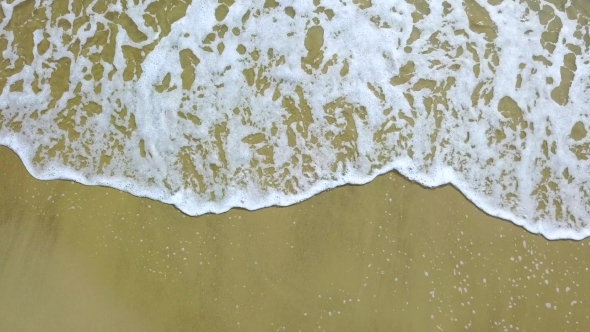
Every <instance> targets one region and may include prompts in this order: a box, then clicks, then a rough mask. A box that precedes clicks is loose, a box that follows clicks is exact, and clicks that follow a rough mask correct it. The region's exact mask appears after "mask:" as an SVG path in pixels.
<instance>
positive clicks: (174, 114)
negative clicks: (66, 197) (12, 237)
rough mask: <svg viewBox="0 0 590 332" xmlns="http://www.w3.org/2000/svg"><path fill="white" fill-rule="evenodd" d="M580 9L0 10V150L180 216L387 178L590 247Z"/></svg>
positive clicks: (412, 5)
mask: <svg viewBox="0 0 590 332" xmlns="http://www.w3.org/2000/svg"><path fill="white" fill-rule="evenodd" d="M588 7H589V6H588V5H587V4H586V2H583V1H578V2H575V1H574V2H571V3H567V5H566V4H565V3H562V2H557V1H553V2H549V1H546V2H545V1H523V2H517V1H488V2H485V1H473V2H469V5H468V6H466V7H464V6H463V2H461V1H447V2H443V3H441V4H430V5H428V4H427V3H426V2H424V1H405V2H404V1H397V2H394V3H393V4H391V3H390V2H386V1H372V2H371V1H353V2H339V1H323V2H321V3H320V2H318V1H316V2H314V3H311V2H309V3H300V2H287V1H285V2H280V3H278V2H274V1H254V2H251V3H249V4H248V5H244V4H242V3H233V2H231V1H225V2H223V1H220V2H219V3H216V2H212V1H206V2H200V3H198V4H197V3H186V2H183V1H172V2H157V1H146V2H141V3H139V2H138V3H135V2H134V3H126V2H125V3H115V2H113V3H112V4H110V5H105V2H90V1H82V2H80V1H70V3H68V4H67V6H66V3H65V2H59V3H58V4H53V3H52V4H49V5H41V3H37V2H35V1H13V2H11V3H3V5H2V14H1V15H0V19H1V20H2V23H0V31H1V32H0V50H1V51H2V52H3V53H2V62H1V63H0V66H1V67H0V68H1V69H2V74H1V77H0V88H2V89H3V90H2V94H1V95H0V109H1V110H2V113H0V144H3V145H7V146H9V147H10V148H12V149H13V150H15V151H16V152H17V153H18V154H19V156H20V157H21V159H22V160H23V162H24V163H25V165H26V167H27V169H28V170H29V171H30V172H31V173H32V174H33V175H34V176H35V177H37V178H41V179H52V178H68V179H73V180H76V181H78V182H81V183H85V184H102V185H107V186H112V187H116V188H119V189H123V190H126V191H129V192H131V193H133V194H135V195H140V196H147V197H151V198H155V199H158V200H161V201H163V202H166V203H172V204H175V205H176V206H177V207H179V208H180V209H181V210H182V211H184V212H186V213H188V214H193V215H196V214H203V213H206V212H221V211H225V210H227V209H229V208H231V207H245V208H249V209H255V208H260V207H264V206H269V205H274V204H279V205H288V204H292V203H295V202H298V201H300V200H302V199H305V198H308V197H310V196H311V195H314V194H316V193H318V192H320V191H323V190H325V189H327V188H331V187H334V186H337V185H341V184H345V183H366V182H368V181H370V180H371V179H373V178H374V177H375V176H376V175H378V174H381V173H384V172H387V171H390V170H392V169H396V170H398V171H399V172H401V173H402V174H403V175H405V176H407V177H408V178H410V179H412V180H415V181H418V182H419V183H421V184H423V185H426V186H438V185H442V184H444V183H452V184H454V185H455V186H456V187H458V188H459V189H460V190H461V191H462V192H463V193H464V194H465V195H466V196H467V197H468V198H469V199H470V200H472V201H473V202H474V203H475V204H476V205H478V206H479V207H480V208H482V209H483V210H484V211H486V212H488V213H490V214H492V215H496V216H500V217H503V218H506V219H510V220H512V221H513V222H515V223H517V224H519V225H523V226H524V227H525V228H527V229H528V230H530V231H532V232H538V233H542V234H543V235H545V236H546V237H548V238H582V237H585V236H587V235H588V234H589V232H590V226H589V225H588V224H587V220H588V217H590V216H589V211H588V199H589V197H588V195H587V190H588V183H587V182H588V176H587V172H586V170H587V169H588V162H587V154H588V148H589V146H590V137H588V136H587V135H586V134H587V128H588V125H589V124H590V123H589V122H588V118H587V115H588V112H589V111H590V108H589V107H588V106H589V105H590V101H589V97H588V96H590V94H588V89H589V86H590V81H589V77H590V70H589V68H590V59H589V58H588V57H589V56H588V54H589V53H588V48H589V47H590V36H589V31H588V13H589V10H588Z"/></svg>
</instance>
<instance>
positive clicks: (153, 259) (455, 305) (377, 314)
mask: <svg viewBox="0 0 590 332" xmlns="http://www.w3.org/2000/svg"><path fill="white" fill-rule="evenodd" d="M589 243H590V242H589V241H586V240H585V241H579V242H575V241H547V240H546V239H544V238H543V237H541V236H538V235H533V234H530V233H528V232H526V231H525V230H523V229H521V228H519V227H517V226H514V225H512V224H511V223H509V222H507V221H503V220H499V219H496V218H492V217H489V216H487V215H485V214H483V213H482V212H480V211H479V210H478V209H477V208H476V207H475V206H473V205H472V204H471V203H470V202H469V201H467V200H466V199H465V198H464V197H463V196H462V195H461V194H460V193H459V192H457V191H456V190H455V189H454V188H452V187H450V186H446V187H443V188H439V189H435V190H431V189H425V188H422V187H420V186H418V185H416V184H413V183H411V182H409V181H407V180H404V179H403V178H401V177H400V176H399V175H397V174H394V173H390V174H387V175H384V176H381V177H379V178H378V179H376V180H375V181H373V182H371V183H369V184H367V185H364V186H346V187H340V188H337V189H334V190H331V191H329V192H325V193H322V194H320V195H317V196H316V197H313V198H312V199H309V200H307V201H305V202H302V203H300V204H297V205H294V206H290V207H286V208H267V209H263V210H259V211H254V212H251V211H245V210H231V211H230V212H228V213H225V214H222V215H206V216H201V217H188V216H185V215H183V214H182V213H180V212H179V211H178V210H176V209H175V208H174V207H172V206H168V205H165V204H162V203H159V202H155V201H151V200H147V199H142V198H137V197H134V196H131V195H129V194H126V193H123V192H120V191H117V190H113V189H109V188H100V187H86V186H83V185H80V184H76V183H72V182H70V181H48V182H43V181H38V180H35V179H33V178H32V177H31V176H30V175H29V174H28V173H27V172H26V170H25V169H24V167H23V166H22V163H21V162H20V160H19V159H18V158H17V157H16V155H15V154H14V153H12V152H11V151H10V150H8V149H7V148H4V147H1V148H0V294H2V296H0V330H1V331H37V330H40V329H41V330H44V331H107V330H108V331H232V330H244V331H275V330H287V331H296V330H301V331H310V330H317V331H323V330H325V331H363V330H374V331H437V330H442V331H457V330H463V329H465V328H468V329H469V330H474V331H484V330H486V331H487V330H492V331H504V330H506V331H566V330H567V331H584V330H586V326H587V324H588V321H589V318H588V315H589V313H590V309H589V308H590V284H589V282H588V280H590V278H589V276H590V272H589V271H588V266H589V265H590V264H589V263H590V256H589V255H588V254H587V250H588V246H589Z"/></svg>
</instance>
